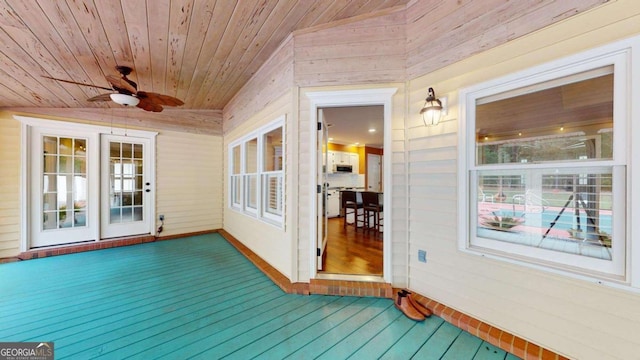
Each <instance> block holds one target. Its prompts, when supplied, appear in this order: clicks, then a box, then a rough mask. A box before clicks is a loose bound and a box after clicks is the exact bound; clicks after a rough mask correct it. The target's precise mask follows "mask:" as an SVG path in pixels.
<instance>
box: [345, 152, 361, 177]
mask: <svg viewBox="0 0 640 360" xmlns="http://www.w3.org/2000/svg"><path fill="white" fill-rule="evenodd" d="M348 154H349V164H351V167H352V168H353V173H354V174H359V173H360V159H359V158H358V154H357V153H348Z"/></svg>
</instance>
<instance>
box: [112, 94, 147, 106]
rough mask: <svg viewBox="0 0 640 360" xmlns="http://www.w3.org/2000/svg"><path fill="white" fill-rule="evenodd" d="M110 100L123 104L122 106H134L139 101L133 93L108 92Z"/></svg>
mask: <svg viewBox="0 0 640 360" xmlns="http://www.w3.org/2000/svg"><path fill="white" fill-rule="evenodd" d="M109 96H110V97H111V100H113V102H114V103H116V104H120V105H124V106H136V105H138V103H140V99H138V98H137V97H135V96H133V95H127V94H110V95H109Z"/></svg>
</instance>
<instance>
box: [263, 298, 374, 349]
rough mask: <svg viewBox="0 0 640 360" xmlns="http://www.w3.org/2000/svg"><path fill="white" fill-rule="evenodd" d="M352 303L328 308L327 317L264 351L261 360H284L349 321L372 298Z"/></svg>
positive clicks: (355, 299) (370, 301)
mask: <svg viewBox="0 0 640 360" xmlns="http://www.w3.org/2000/svg"><path fill="white" fill-rule="evenodd" d="M352 299H354V301H353V302H351V303H349V304H348V305H347V306H344V307H342V308H340V309H336V311H332V310H333V309H331V308H329V309H328V312H326V313H325V314H326V315H327V316H326V317H324V318H323V319H322V320H321V321H318V322H316V323H314V324H312V325H310V326H309V327H307V328H304V329H299V330H298V332H297V333H295V334H291V335H289V336H288V337H287V338H286V339H284V340H283V341H281V342H280V343H278V344H276V346H273V347H271V348H269V349H266V351H264V352H263V353H261V354H260V357H261V358H265V359H284V358H286V357H287V356H290V355H292V354H293V353H295V352H296V351H300V349H301V348H302V347H304V346H306V345H307V344H310V343H311V342H313V341H315V340H316V339H317V338H318V337H319V336H322V335H324V334H326V333H327V332H330V331H331V330H332V329H333V328H334V327H335V326H337V325H339V324H341V323H342V322H344V321H345V319H350V318H351V317H352V316H354V315H355V314H357V313H358V312H359V311H361V310H362V307H363V306H368V305H369V304H371V303H372V302H373V301H375V300H374V299H372V298H355V297H354V298H352Z"/></svg>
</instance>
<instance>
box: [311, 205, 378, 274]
mask: <svg viewBox="0 0 640 360" xmlns="http://www.w3.org/2000/svg"><path fill="white" fill-rule="evenodd" d="M343 221H344V218H342V217H337V218H330V219H329V224H328V231H327V235H328V236H327V249H326V252H325V254H326V257H325V261H324V264H325V266H324V270H323V271H322V273H326V274H349V275H379V276H382V233H380V234H378V235H376V234H375V232H374V231H363V230H362V229H361V228H359V229H357V230H356V228H355V227H353V226H347V228H346V229H345V228H344V227H343V225H342V222H343Z"/></svg>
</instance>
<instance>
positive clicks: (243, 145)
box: [228, 115, 286, 228]
mask: <svg viewBox="0 0 640 360" xmlns="http://www.w3.org/2000/svg"><path fill="white" fill-rule="evenodd" d="M278 128H280V129H281V131H282V140H283V141H282V154H283V160H284V154H286V152H285V151H286V150H285V141H284V139H285V116H284V115H283V116H280V117H278V118H277V119H275V120H274V121H272V122H271V123H269V124H267V125H265V126H262V127H260V128H258V129H256V130H254V131H252V132H250V133H247V134H244V135H243V136H241V137H240V138H239V139H236V140H235V141H233V142H231V143H229V145H228V152H229V157H228V161H229V166H228V171H229V176H228V181H229V187H228V194H229V208H230V209H232V210H234V211H237V212H239V213H242V214H244V215H247V216H250V217H253V218H256V219H258V220H261V221H263V222H266V223H269V224H271V225H275V226H278V227H281V228H283V227H284V214H285V211H284V209H285V195H284V194H285V181H284V176H285V167H286V161H283V163H282V169H281V170H277V171H267V170H265V168H264V164H265V162H264V160H265V159H264V157H265V152H264V138H265V135H266V134H268V133H269V132H272V131H273V130H276V129H278ZM254 140H255V141H256V149H255V151H256V159H255V160H256V172H255V173H254V172H251V173H249V172H248V169H247V156H248V144H249V143H250V142H251V141H254ZM236 146H240V161H239V162H238V163H239V165H240V170H239V171H238V172H235V173H234V171H235V167H234V155H235V154H234V148H235V147H236ZM274 175H275V176H276V177H279V178H280V179H281V180H280V182H281V184H282V186H281V187H280V189H279V190H280V191H279V192H278V194H276V198H277V199H278V200H279V201H280V204H279V208H280V209H281V214H280V215H278V214H274V213H272V212H269V211H267V209H268V204H267V201H268V198H267V196H268V191H267V190H268V184H267V181H266V179H267V178H268V177H269V176H271V177H273V176H274ZM252 178H255V184H256V189H255V194H254V195H255V200H256V207H255V208H253V207H251V206H249V201H250V196H249V191H250V189H249V186H250V181H251V179H252ZM238 191H239V196H240V197H239V202H234V199H235V198H236V197H235V196H236V195H237V192H238Z"/></svg>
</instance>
